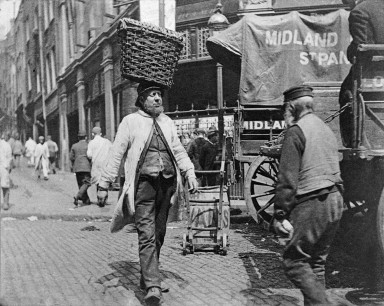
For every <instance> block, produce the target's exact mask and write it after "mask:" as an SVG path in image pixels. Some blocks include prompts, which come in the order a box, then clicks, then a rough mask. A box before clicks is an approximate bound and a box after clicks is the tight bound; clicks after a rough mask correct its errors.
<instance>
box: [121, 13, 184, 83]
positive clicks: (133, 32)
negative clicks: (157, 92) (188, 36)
mask: <svg viewBox="0 0 384 306" xmlns="http://www.w3.org/2000/svg"><path fill="white" fill-rule="evenodd" d="M118 36H119V43H120V47H121V59H120V61H121V62H120V64H121V74H122V76H123V77H124V78H127V79H130V80H132V81H135V82H141V81H148V82H155V83H157V84H159V85H162V86H164V87H166V88H170V87H171V86H172V85H173V75H174V73H175V72H176V70H177V63H178V61H179V57H180V53H181V50H182V49H183V43H182V41H183V40H182V36H181V34H179V33H177V32H174V31H171V30H168V29H164V28H160V27H157V26H154V25H152V24H149V23H144V22H139V21H137V20H134V19H130V18H122V19H121V20H120V23H119V27H118Z"/></svg>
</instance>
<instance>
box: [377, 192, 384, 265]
mask: <svg viewBox="0 0 384 306" xmlns="http://www.w3.org/2000/svg"><path fill="white" fill-rule="evenodd" d="M376 218H377V219H376V230H377V238H378V240H379V252H380V253H381V258H384V189H383V191H382V192H381V196H380V198H379V203H378V206H377V217H376Z"/></svg>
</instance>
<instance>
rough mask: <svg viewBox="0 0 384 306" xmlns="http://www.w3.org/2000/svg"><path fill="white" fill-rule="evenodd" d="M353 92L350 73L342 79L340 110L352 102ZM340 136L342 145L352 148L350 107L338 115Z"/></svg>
mask: <svg viewBox="0 0 384 306" xmlns="http://www.w3.org/2000/svg"><path fill="white" fill-rule="evenodd" d="M352 91H353V75H352V72H351V71H350V72H349V74H348V75H347V77H346V78H345V79H344V81H343V83H342V84H341V87H340V92H339V105H340V108H342V107H343V106H344V105H345V104H347V103H348V102H352V97H353V96H352ZM339 121H340V134H341V140H342V141H343V145H344V146H345V147H347V148H351V147H352V140H353V115H352V107H347V108H346V109H345V111H344V112H342V113H341V114H340V120H339Z"/></svg>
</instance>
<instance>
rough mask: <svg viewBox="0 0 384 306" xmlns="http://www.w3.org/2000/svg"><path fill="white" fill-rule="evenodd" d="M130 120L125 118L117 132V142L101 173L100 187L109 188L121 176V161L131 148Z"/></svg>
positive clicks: (113, 145) (114, 143)
mask: <svg viewBox="0 0 384 306" xmlns="http://www.w3.org/2000/svg"><path fill="white" fill-rule="evenodd" d="M129 120H130V118H129V117H125V118H124V119H123V121H122V122H121V123H120V125H119V128H118V130H117V133H116V137H115V141H114V142H113V144H112V147H111V149H110V153H109V157H108V161H107V164H106V165H105V167H104V168H103V171H102V173H101V177H100V181H99V186H100V187H102V188H108V187H109V185H110V184H111V183H112V182H113V181H114V180H115V179H116V177H117V175H118V174H119V169H120V164H121V160H122V158H123V156H124V154H125V152H126V151H127V150H128V149H129V147H130V142H131V140H130V138H131V137H130V128H129Z"/></svg>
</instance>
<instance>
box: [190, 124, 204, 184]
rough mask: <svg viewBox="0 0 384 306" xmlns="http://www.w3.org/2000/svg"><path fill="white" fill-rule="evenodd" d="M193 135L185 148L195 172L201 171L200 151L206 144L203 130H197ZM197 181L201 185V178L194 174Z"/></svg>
mask: <svg viewBox="0 0 384 306" xmlns="http://www.w3.org/2000/svg"><path fill="white" fill-rule="evenodd" d="M194 134H195V135H196V136H195V138H194V139H193V140H192V141H191V142H190V143H189V144H188V147H187V153H188V156H189V158H190V159H191V161H192V163H193V165H194V166H195V170H203V167H202V166H201V165H200V156H201V151H202V149H203V147H204V145H205V144H206V143H207V142H208V141H207V140H206V139H205V134H206V132H205V130H204V129H203V128H197V129H196V130H195V131H194ZM196 176H197V181H198V183H199V185H201V184H202V178H201V175H199V174H196Z"/></svg>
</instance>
